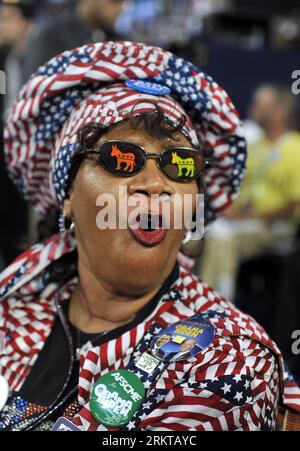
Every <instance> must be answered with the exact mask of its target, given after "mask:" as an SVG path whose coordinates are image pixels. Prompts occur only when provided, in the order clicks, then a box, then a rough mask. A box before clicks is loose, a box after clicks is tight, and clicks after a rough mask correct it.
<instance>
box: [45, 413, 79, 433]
mask: <svg viewBox="0 0 300 451" xmlns="http://www.w3.org/2000/svg"><path fill="white" fill-rule="evenodd" d="M51 431H59V432H65V431H80V429H79V428H78V427H77V426H75V424H74V423H72V421H70V420H68V419H67V418H64V417H60V418H58V420H57V421H56V422H55V425H54V426H53V428H52V429H51Z"/></svg>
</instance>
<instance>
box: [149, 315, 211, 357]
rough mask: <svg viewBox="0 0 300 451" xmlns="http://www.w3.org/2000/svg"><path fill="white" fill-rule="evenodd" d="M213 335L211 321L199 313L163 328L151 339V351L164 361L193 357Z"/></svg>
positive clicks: (205, 345)
mask: <svg viewBox="0 0 300 451" xmlns="http://www.w3.org/2000/svg"><path fill="white" fill-rule="evenodd" d="M214 335H215V331H214V327H213V325H212V324H211V323H209V322H208V321H206V320H205V319H203V317H202V316H201V314H196V315H194V316H192V317H191V318H187V319H185V320H182V321H179V322H177V323H175V324H172V325H171V326H169V327H167V328H166V329H163V330H162V331H161V332H160V333H159V334H157V335H155V336H154V337H153V339H152V340H151V344H150V348H151V353H152V355H154V356H155V357H157V358H159V359H162V360H164V361H169V362H176V361H178V360H185V359H188V358H190V357H194V356H196V355H197V354H199V353H200V352H201V351H203V350H204V349H205V348H207V347H208V346H209V345H210V343H211V342H212V341H213V339H214Z"/></svg>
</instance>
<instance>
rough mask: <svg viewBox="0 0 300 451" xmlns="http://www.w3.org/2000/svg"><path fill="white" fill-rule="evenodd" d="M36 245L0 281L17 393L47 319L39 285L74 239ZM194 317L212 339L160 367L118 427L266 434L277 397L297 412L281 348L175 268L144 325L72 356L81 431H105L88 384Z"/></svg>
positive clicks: (48, 290) (1, 326) (43, 286)
mask: <svg viewBox="0 0 300 451" xmlns="http://www.w3.org/2000/svg"><path fill="white" fill-rule="evenodd" d="M39 246H40V245H37V246H35V247H34V248H32V249H30V250H29V251H28V252H27V253H25V254H23V256H21V257H20V258H19V260H18V261H17V262H15V263H14V264H13V265H11V266H10V267H9V268H8V269H7V270H6V273H5V275H4V276H3V277H2V279H1V281H0V287H1V288H2V293H3V294H2V296H1V298H0V331H2V332H3V333H4V334H5V337H6V340H5V343H4V349H3V350H2V351H1V352H0V368H1V373H2V374H3V375H4V377H5V378H6V379H7V381H8V383H9V385H10V388H11V389H12V390H18V389H20V387H21V386H22V384H23V382H24V381H25V379H26V376H27V375H28V373H29V371H30V369H31V368H32V366H33V365H34V362H35V361H36V359H37V357H38V355H39V352H40V351H41V349H42V348H43V345H44V343H45V341H46V340H47V337H48V336H49V334H50V332H51V329H52V326H53V322H54V320H55V315H56V312H55V303H54V300H55V296H56V293H57V285H56V284H55V283H53V282H48V283H46V282H45V281H46V280H47V278H46V275H47V266H48V264H49V262H50V261H54V260H57V259H58V258H60V257H61V256H63V255H64V254H66V253H68V252H70V251H72V250H73V249H74V241H73V240H72V239H71V238H67V237H66V234H58V235H56V236H54V237H53V238H51V239H50V240H48V242H47V243H45V245H44V246H40V247H39ZM47 262H48V263H47ZM20 268H24V271H21V272H20ZM11 281H14V284H13V285H12V284H11ZM71 290H72V284H71V283H70V284H67V285H66V286H65V287H64V290H63V291H62V296H63V297H67V296H69V295H70V292H71ZM174 293H175V294H174ZM198 312H201V313H202V314H203V315H206V318H207V320H208V321H210V322H211V323H212V324H213V326H214V328H215V338H214V340H213V342H212V343H211V344H210V345H209V347H208V348H207V349H206V350H204V351H203V352H202V353H200V354H199V355H198V356H197V357H194V358H191V359H189V360H187V361H182V362H172V363H170V364H169V365H168V366H167V367H166V368H165V369H164V370H163V372H162V374H161V375H160V377H159V378H158V379H157V381H156V383H155V386H154V388H153V389H152V390H151V392H150V393H148V396H147V399H146V401H145V403H143V405H142V408H141V410H140V411H139V414H138V417H137V418H134V419H133V420H132V421H131V422H130V423H129V424H128V425H127V427H126V428H127V429H143V430H166V431H167V430H227V429H230V430H232V429H237V430H239V429H240V430H260V429H272V428H274V422H275V414H276V408H277V405H278V402H279V396H280V395H281V396H282V399H283V401H284V403H285V405H286V406H288V407H290V408H292V409H295V410H297V411H299V412H300V390H299V388H298V387H297V386H296V384H295V383H294V381H293V379H292V378H291V377H290V376H288V375H284V370H283V361H282V356H281V354H280V351H279V350H278V349H277V347H276V345H275V344H274V342H273V341H272V340H271V339H270V338H269V337H268V335H267V334H266V332H265V331H264V330H263V329H262V328H261V327H260V326H259V325H258V324H257V323H256V322H255V321H254V320H253V319H252V318H251V317H249V316H247V315H245V314H243V313H241V312H240V311H239V310H238V309H236V308H235V307H234V306H233V305H231V304H230V303H228V302H226V301H225V300H224V299H222V298H221V297H220V296H219V295H218V294H217V293H215V292H214V291H213V290H212V289H210V288H209V287H208V286H207V285H206V284H205V283H203V282H201V281H200V280H199V279H197V278H196V277H195V276H194V275H192V274H191V273H189V272H188V271H187V270H185V269H183V268H182V267H181V268H180V275H179V277H178V279H177V280H176V281H175V283H174V284H173V286H172V287H171V288H170V291H169V292H168V293H165V294H164V295H163V297H162V298H161V299H160V300H159V302H158V304H157V306H156V307H155V309H154V310H153V311H152V312H151V314H150V315H149V316H148V318H146V320H145V321H143V322H142V323H140V324H139V325H137V326H136V327H133V328H132V329H131V330H130V331H127V332H125V333H124V334H123V335H121V336H120V337H118V338H115V339H112V340H110V341H109V342H107V343H105V344H103V345H101V346H96V347H94V348H92V349H90V350H89V351H88V352H87V354H86V355H85V354H82V355H81V360H80V376H79V392H78V401H79V403H80V405H81V409H80V411H79V413H78V414H77V415H76V416H75V417H74V420H73V421H74V422H75V423H76V424H77V425H78V426H79V427H80V428H82V429H84V430H105V429H106V427H104V426H103V425H101V424H99V423H98V422H96V421H95V419H94V418H93V417H92V415H91V412H90V410H89V406H88V401H89V396H90V393H91V390H92V387H93V384H94V382H95V381H96V380H97V379H98V378H99V377H100V376H101V375H103V374H105V373H106V372H108V371H111V370H113V369H118V368H124V367H126V366H127V365H128V363H129V361H130V359H131V358H132V355H133V354H134V353H135V355H136V357H138V356H139V352H140V350H139V344H140V343H141V341H142V340H143V339H146V337H147V334H149V330H150V329H151V330H152V329H153V327H154V328H155V325H158V326H159V327H167V326H168V325H170V324H172V323H174V322H176V321H179V320H182V319H184V318H189V317H191V316H193V315H194V314H195V313H198ZM150 338H151V337H150ZM279 380H281V384H280V383H279Z"/></svg>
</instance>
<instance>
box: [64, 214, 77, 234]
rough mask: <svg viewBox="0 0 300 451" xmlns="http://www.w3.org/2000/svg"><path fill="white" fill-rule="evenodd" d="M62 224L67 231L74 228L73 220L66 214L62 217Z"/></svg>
mask: <svg viewBox="0 0 300 451" xmlns="http://www.w3.org/2000/svg"><path fill="white" fill-rule="evenodd" d="M64 226H65V229H66V230H68V231H69V232H72V231H73V230H74V229H75V224H74V221H73V220H72V219H70V218H67V217H66V216H65V217H64Z"/></svg>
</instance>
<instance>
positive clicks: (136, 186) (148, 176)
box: [128, 158, 175, 197]
mask: <svg viewBox="0 0 300 451" xmlns="http://www.w3.org/2000/svg"><path fill="white" fill-rule="evenodd" d="M170 182H171V181H170ZM170 182H169V180H168V179H167V177H166V176H165V175H164V174H163V173H162V171H161V169H160V168H159V166H158V161H157V160H156V159H152V158H149V159H148V160H147V161H146V164H145V167H144V169H143V170H142V171H141V172H140V173H139V174H137V175H136V176H135V177H133V178H132V179H131V181H130V185H129V188H128V191H129V194H131V195H132V194H137V193H139V194H144V195H146V196H151V195H157V196H168V197H170V196H172V195H173V194H175V189H174V187H173V186H172V184H171V183H170Z"/></svg>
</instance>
